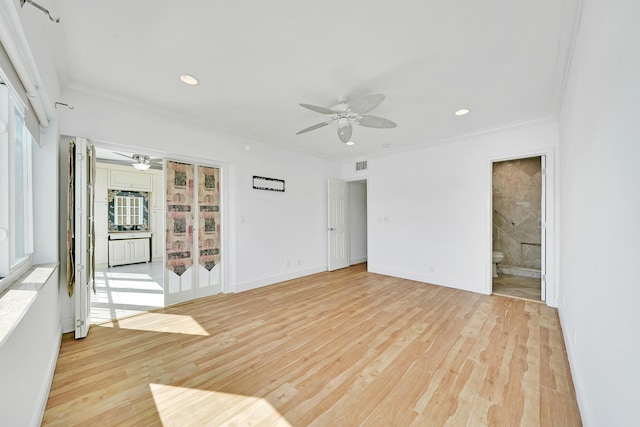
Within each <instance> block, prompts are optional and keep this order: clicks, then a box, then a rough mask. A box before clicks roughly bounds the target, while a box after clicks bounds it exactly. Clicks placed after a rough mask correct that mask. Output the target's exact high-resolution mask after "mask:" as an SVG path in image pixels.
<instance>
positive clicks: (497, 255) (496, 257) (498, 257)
mask: <svg viewBox="0 0 640 427" xmlns="http://www.w3.org/2000/svg"><path fill="white" fill-rule="evenodd" d="M491 259H492V264H491V265H492V269H493V277H498V269H497V268H496V265H497V264H499V263H501V262H502V260H503V259H504V254H503V253H502V252H498V251H493V253H492V255H491Z"/></svg>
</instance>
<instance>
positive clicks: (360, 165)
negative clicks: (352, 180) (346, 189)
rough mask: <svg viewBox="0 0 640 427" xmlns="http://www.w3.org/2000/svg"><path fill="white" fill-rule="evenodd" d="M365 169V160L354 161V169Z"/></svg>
mask: <svg viewBox="0 0 640 427" xmlns="http://www.w3.org/2000/svg"><path fill="white" fill-rule="evenodd" d="M365 170H367V161H366V160H363V161H362V162H356V171H365Z"/></svg>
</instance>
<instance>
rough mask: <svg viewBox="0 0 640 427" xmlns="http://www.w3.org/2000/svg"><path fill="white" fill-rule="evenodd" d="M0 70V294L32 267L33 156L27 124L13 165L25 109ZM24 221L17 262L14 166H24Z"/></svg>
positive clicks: (31, 139) (31, 140) (31, 138)
mask: <svg viewBox="0 0 640 427" xmlns="http://www.w3.org/2000/svg"><path fill="white" fill-rule="evenodd" d="M7 81H8V80H7V79H6V78H5V77H4V76H3V75H2V73H1V70H0V83H2V82H4V83H3V84H0V277H3V278H2V279H0V292H2V291H4V289H6V288H7V287H8V286H9V285H10V284H11V283H13V282H14V281H15V280H16V279H17V278H18V277H19V276H20V275H22V274H23V273H24V272H25V271H26V270H27V269H28V268H30V267H31V266H32V264H33V157H32V146H33V141H34V139H33V137H32V136H31V134H30V132H29V130H28V129H27V127H26V124H25V125H24V126H23V128H22V132H23V135H22V137H23V138H24V139H23V141H26V143H25V148H26V149H25V156H26V159H25V165H24V166H23V165H15V164H14V162H13V143H14V140H15V135H16V132H17V129H16V120H15V114H16V113H17V114H20V115H21V116H22V118H23V119H24V115H25V114H24V113H25V109H26V106H25V105H24V103H23V102H22V100H21V99H20V98H19V97H18V95H17V94H16V92H15V91H14V90H13V88H12V87H11V86H10V85H9V84H8V83H7ZM25 166H26V170H25V171H24V172H25V191H26V195H25V199H26V200H25V210H26V212H25V222H26V228H27V230H26V231H27V233H26V234H27V238H26V240H27V241H26V242H25V251H26V252H27V255H26V256H25V257H22V258H20V259H16V254H15V242H16V229H15V225H16V219H15V214H14V209H13V206H14V203H15V191H14V189H15V185H14V171H15V168H17V167H25Z"/></svg>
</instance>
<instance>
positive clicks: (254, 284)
mask: <svg viewBox="0 0 640 427" xmlns="http://www.w3.org/2000/svg"><path fill="white" fill-rule="evenodd" d="M326 271H327V265H321V266H318V267H312V268H305V269H304V270H296V271H292V272H291V273H286V274H279V275H277V276H271V277H266V278H264V279H258V280H253V281H250V282H244V283H236V284H235V286H234V287H233V288H234V289H233V291H231V292H235V293H237V292H244V291H250V290H252V289H258V288H262V287H263V286H269V285H273V284H276V283H280V282H286V281H287V280H292V279H298V278H300V277H305V276H310V275H312V274H316V273H323V272H326ZM224 292H225V293H226V290H224Z"/></svg>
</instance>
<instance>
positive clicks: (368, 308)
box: [43, 264, 581, 426]
mask: <svg viewBox="0 0 640 427" xmlns="http://www.w3.org/2000/svg"><path fill="white" fill-rule="evenodd" d="M43 424H44V425H61V426H71V425H83V426H96V425H110V426H116V425H117V426H121V425H140V426H152V425H164V426H187V425H193V426H202V425H214V426H217V425H239V426H246V425H282V426H287V425H291V426H307V425H315V426H329V425H339V426H351V425H381V426H412V425H413V426H441V425H451V426H483V425H492V426H579V425H581V421H580V415H579V413H578V409H577V405H576V400H575V393H574V389H573V384H572V380H571V376H570V373H569V367H568V363H567V358H566V354H565V349H564V345H563V341H562V336H561V331H560V326H559V322H558V316H557V313H556V310H555V309H552V308H549V307H547V306H545V305H543V304H539V303H533V302H527V301H523V300H517V299H510V298H504V297H499V296H486V295H479V294H474V293H469V292H463V291H458V290H453V289H448V288H443V287H438V286H433V285H428V284H424V283H418V282H413V281H409V280H402V279H396V278H392V277H387V276H381V275H376V274H371V273H367V272H366V267H365V264H361V265H359V266H355V267H351V268H349V269H344V270H340V271H337V272H333V273H321V274H316V275H313V276H309V277H306V278H302V279H297V280H292V281H289V282H285V283H282V284H278V285H273V286H269V287H265V288H261V289H257V290H254V291H248V292H243V293H240V294H230V295H217V296H213V297H208V298H204V299H200V300H197V301H194V302H190V303H185V304H182V305H178V306H173V307H168V308H165V309H161V310H159V311H156V312H153V313H148V314H143V315H140V316H135V317H131V318H127V319H121V320H117V321H114V322H112V323H107V324H103V325H99V326H92V327H91V330H90V333H89V336H88V337H87V338H85V339H84V340H79V341H75V340H74V339H73V337H72V336H67V335H65V337H64V339H63V343H62V348H61V350H60V357H59V360H58V364H57V367H56V372H55V376H54V379H53V386H52V389H51V393H50V396H49V400H48V403H47V408H46V412H45V415H44V423H43Z"/></svg>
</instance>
